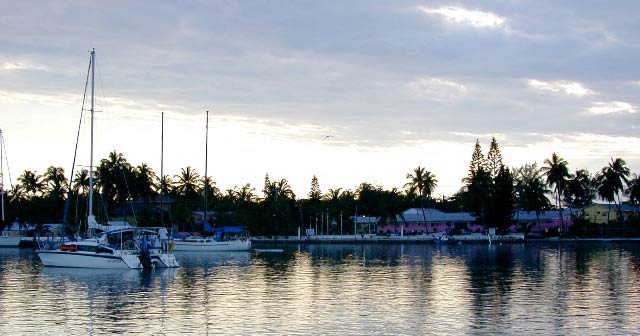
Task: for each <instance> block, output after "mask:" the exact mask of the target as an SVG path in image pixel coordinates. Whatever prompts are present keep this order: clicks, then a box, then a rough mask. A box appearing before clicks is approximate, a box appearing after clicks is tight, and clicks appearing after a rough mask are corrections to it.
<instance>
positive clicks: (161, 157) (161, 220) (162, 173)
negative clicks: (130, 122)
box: [160, 112, 164, 227]
mask: <svg viewBox="0 0 640 336" xmlns="http://www.w3.org/2000/svg"><path fill="white" fill-rule="evenodd" d="M160 129H161V132H160V226H162V227H164V112H162V123H161V128H160Z"/></svg>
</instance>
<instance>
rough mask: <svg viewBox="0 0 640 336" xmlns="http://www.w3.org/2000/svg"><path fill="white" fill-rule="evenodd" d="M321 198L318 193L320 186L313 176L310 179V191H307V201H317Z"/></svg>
mask: <svg viewBox="0 0 640 336" xmlns="http://www.w3.org/2000/svg"><path fill="white" fill-rule="evenodd" d="M321 197H322V194H321V192H320V184H319V183H318V178H317V177H316V176H315V175H313V178H312V179H311V191H309V199H312V200H319V199H320V198H321Z"/></svg>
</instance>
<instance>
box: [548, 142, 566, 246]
mask: <svg viewBox="0 0 640 336" xmlns="http://www.w3.org/2000/svg"><path fill="white" fill-rule="evenodd" d="M544 163H545V165H546V166H544V167H542V171H543V172H544V175H545V176H546V177H547V184H548V185H549V187H551V188H552V189H554V191H555V196H556V206H557V207H558V213H559V215H560V223H561V225H562V234H566V231H565V227H564V220H563V219H562V203H561V199H562V196H563V195H564V192H565V190H566V186H567V180H568V178H569V177H570V176H571V175H569V168H568V167H567V166H568V163H567V161H565V159H563V158H562V157H560V156H559V155H558V154H556V153H553V154H552V155H551V159H545V160H544Z"/></svg>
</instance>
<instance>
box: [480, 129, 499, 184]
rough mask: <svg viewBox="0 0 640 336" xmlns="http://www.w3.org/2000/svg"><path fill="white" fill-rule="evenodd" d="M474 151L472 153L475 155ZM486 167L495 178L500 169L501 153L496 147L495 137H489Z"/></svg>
mask: <svg viewBox="0 0 640 336" xmlns="http://www.w3.org/2000/svg"><path fill="white" fill-rule="evenodd" d="M475 154H476V153H475V151H474V155H475ZM485 162H486V167H487V170H488V171H489V173H491V177H493V178H495V177H496V176H498V174H499V173H500V171H501V170H502V153H501V152H500V148H499V147H498V141H497V140H496V138H494V137H493V138H491V145H489V152H487V159H486V161H485Z"/></svg>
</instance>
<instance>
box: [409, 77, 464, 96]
mask: <svg viewBox="0 0 640 336" xmlns="http://www.w3.org/2000/svg"><path fill="white" fill-rule="evenodd" d="M406 88H407V89H408V90H409V93H410V94H411V96H413V97H415V98H420V99H430V100H438V101H448V100H451V99H454V98H456V97H458V96H460V95H461V94H464V93H465V92H467V87H466V86H464V85H462V84H459V83H456V82H453V81H450V80H448V79H443V78H435V77H432V78H420V79H417V80H414V81H412V82H409V83H407V84H406Z"/></svg>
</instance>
